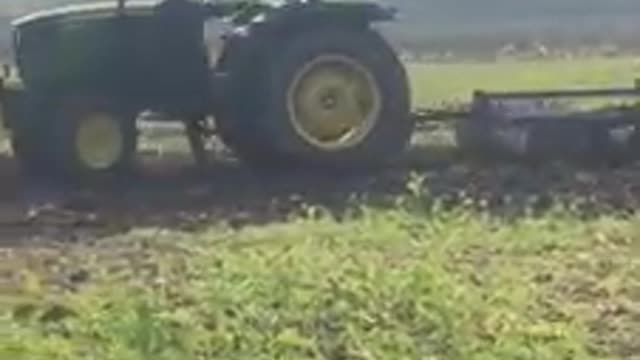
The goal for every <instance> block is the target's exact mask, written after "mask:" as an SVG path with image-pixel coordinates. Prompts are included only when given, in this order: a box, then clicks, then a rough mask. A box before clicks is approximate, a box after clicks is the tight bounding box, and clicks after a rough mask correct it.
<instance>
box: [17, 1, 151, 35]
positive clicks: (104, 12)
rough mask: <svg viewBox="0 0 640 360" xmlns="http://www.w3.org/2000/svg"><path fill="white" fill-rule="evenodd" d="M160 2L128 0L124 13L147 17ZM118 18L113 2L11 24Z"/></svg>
mask: <svg viewBox="0 0 640 360" xmlns="http://www.w3.org/2000/svg"><path fill="white" fill-rule="evenodd" d="M160 2H161V0H130V1H127V3H126V6H125V9H124V13H125V14H126V15H129V16H149V15H151V13H152V10H153V8H154V6H156V5H157V4H158V3H160ZM115 16H118V5H117V2H116V1H115V0H111V1H102V2H95V3H86V4H76V5H68V6H61V7H56V8H53V9H48V10H43V11H37V12H34V13H31V14H29V15H26V16H23V17H20V18H18V19H16V20H14V21H13V22H12V26H13V27H14V28H15V29H20V28H23V27H25V26H29V25H33V24H41V23H48V22H52V21H53V22H59V21H62V22H68V21H69V22H73V21H78V20H80V21H85V20H92V19H108V18H112V17H115Z"/></svg>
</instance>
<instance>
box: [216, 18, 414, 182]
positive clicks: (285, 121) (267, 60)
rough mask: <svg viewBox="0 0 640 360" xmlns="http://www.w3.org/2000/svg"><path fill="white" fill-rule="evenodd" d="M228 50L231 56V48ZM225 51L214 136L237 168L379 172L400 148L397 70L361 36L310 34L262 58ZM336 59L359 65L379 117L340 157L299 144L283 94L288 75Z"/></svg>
mask: <svg viewBox="0 0 640 360" xmlns="http://www.w3.org/2000/svg"><path fill="white" fill-rule="evenodd" d="M234 46H235V48H234ZM251 46H255V45H252V44H251V43H242V41H241V40H240V41H238V45H236V44H233V43H232V44H230V46H229V49H228V51H227V52H226V53H225V55H223V57H222V58H221V61H220V62H219V68H220V69H222V70H223V71H227V72H228V73H229V74H230V76H231V84H230V88H229V91H228V96H227V98H226V101H224V104H220V105H219V106H218V107H219V108H221V109H224V110H223V111H220V114H221V115H220V114H218V115H217V121H218V122H217V127H218V131H219V133H220V136H221V138H222V140H223V142H225V144H227V145H228V146H229V147H230V148H231V149H232V150H233V151H234V152H235V153H237V154H238V156H239V157H240V159H241V160H242V161H243V162H246V163H249V164H250V165H252V166H257V167H260V168H263V169H264V168H270V169H283V168H291V167H319V168H323V169H327V168H336V169H338V168H339V169H356V168H365V167H366V168H370V167H373V166H377V165H385V164H387V163H388V162H389V161H390V160H392V159H395V158H396V157H397V156H398V155H399V154H400V153H401V152H402V151H403V150H404V149H405V148H406V147H407V145H408V143H409V141H410V139H411V135H412V132H413V129H414V120H413V118H412V117H411V116H410V102H411V99H410V90H409V84H408V79H407V75H406V72H405V69H404V67H403V65H402V63H401V62H400V61H399V59H398V58H397V56H396V54H395V53H394V52H393V50H392V49H391V48H390V47H389V46H388V44H387V43H386V42H385V40H384V39H383V38H382V37H381V36H380V35H379V34H378V33H376V32H374V31H370V30H366V29H351V28H345V27H337V28H312V29H309V30H307V31H302V32H298V33H297V34H295V35H292V36H290V37H286V38H284V39H279V43H276V44H275V45H271V48H270V49H269V52H268V53H266V51H265V50H259V51H251ZM331 54H336V55H340V56H345V57H348V58H349V59H352V60H353V61H354V62H355V63H357V64H359V65H361V66H362V67H363V68H365V69H367V71H368V72H369V73H370V74H371V75H372V77H373V78H374V79H375V83H376V85H377V88H378V89H379V91H380V95H381V96H380V98H381V106H380V107H381V111H380V112H379V116H377V117H376V119H375V126H373V128H372V130H371V131H370V132H369V133H368V136H367V137H366V138H364V139H363V140H362V141H360V142H359V143H357V144H355V145H354V146H351V147H348V148H344V149H341V150H340V151H326V150H325V149H323V148H319V147H317V146H314V145H313V144H312V143H309V142H307V141H305V140H304V138H303V137H301V136H300V135H299V133H298V132H296V130H295V128H294V127H293V126H292V124H291V122H290V116H289V114H288V111H287V97H286V94H287V90H288V88H289V85H290V82H291V80H292V79H293V77H294V76H295V74H296V73H297V72H298V71H299V70H300V69H301V68H302V67H303V66H304V65H305V64H306V63H308V62H309V61H311V60H313V59H314V58H317V57H318V56H323V55H331Z"/></svg>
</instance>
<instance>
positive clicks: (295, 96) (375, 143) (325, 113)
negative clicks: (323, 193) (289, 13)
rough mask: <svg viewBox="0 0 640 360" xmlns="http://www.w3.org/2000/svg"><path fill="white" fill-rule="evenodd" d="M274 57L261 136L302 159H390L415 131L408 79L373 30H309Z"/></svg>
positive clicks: (358, 163)
mask: <svg viewBox="0 0 640 360" xmlns="http://www.w3.org/2000/svg"><path fill="white" fill-rule="evenodd" d="M271 60H272V61H270V63H269V65H270V67H269V73H268V81H267V84H268V89H266V91H265V94H264V96H266V97H267V101H266V102H265V104H266V108H265V112H264V116H265V118H264V119H263V128H264V137H266V138H267V139H269V140H270V141H271V142H272V143H273V147H274V148H275V149H276V151H277V152H278V153H280V154H282V156H283V158H285V159H287V160H289V161H292V163H295V164H299V165H302V166H307V165H311V166H320V167H323V168H345V169H353V168H365V167H372V166H377V165H382V164H386V163H387V162H388V161H389V160H392V159H395V158H396V157H397V156H398V155H399V154H400V153H401V152H402V151H403V150H404V149H405V148H406V146H407V145H408V142H409V141H410V139H411V135H412V132H413V127H414V123H413V119H412V117H411V116H410V98H409V97H410V96H409V87H408V79H407V76H406V73H405V69H404V67H403V65H402V64H401V63H400V61H399V60H398V58H397V57H396V55H395V53H394V52H393V51H392V49H391V48H390V47H389V46H388V44H387V43H385V41H384V39H383V38H382V37H381V36H380V35H379V34H377V33H375V32H373V31H369V30H358V29H347V28H339V27H338V28H327V29H322V30H321V31H315V30H314V31H307V32H302V33H300V34H299V35H297V36H295V37H293V38H292V39H291V40H290V41H288V42H287V43H286V44H284V46H283V49H280V50H279V51H278V55H276V56H274V57H273V58H272V59H271Z"/></svg>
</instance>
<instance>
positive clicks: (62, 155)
mask: <svg viewBox="0 0 640 360" xmlns="http://www.w3.org/2000/svg"><path fill="white" fill-rule="evenodd" d="M54 116H55V117H56V118H55V119H54V120H55V121H54V124H55V125H54V126H52V127H53V129H52V133H51V136H50V140H51V141H50V142H49V146H50V151H51V154H52V156H53V158H54V166H55V171H56V172H57V175H61V176H63V177H65V178H70V179H74V180H80V181H83V180H89V181H90V182H92V181H94V180H103V179H113V178H114V177H118V176H120V175H123V174H125V173H126V172H128V171H129V170H130V169H131V166H132V165H133V160H134V156H135V153H136V149H137V138H138V133H137V128H136V122H135V115H134V114H129V113H127V112H126V111H124V110H122V109H120V108H119V106H118V105H117V104H116V103H114V102H112V101H109V100H106V99H100V98H83V97H80V98H68V99H66V100H65V101H63V102H62V103H61V104H59V105H58V106H57V109H56V111H55V114H54Z"/></svg>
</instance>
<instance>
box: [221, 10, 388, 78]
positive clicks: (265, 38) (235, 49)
mask: <svg viewBox="0 0 640 360" xmlns="http://www.w3.org/2000/svg"><path fill="white" fill-rule="evenodd" d="M395 16H396V9H395V8H393V7H384V6H382V5H379V4H377V3H373V2H324V1H314V0H309V1H308V2H292V3H287V4H283V5H272V6H265V7H255V8H252V9H250V10H249V11H247V13H246V14H245V15H243V16H240V17H238V18H237V19H236V21H234V26H233V28H232V29H231V30H230V31H229V32H227V33H225V34H224V35H223V40H224V42H225V46H224V48H223V49H222V53H221V56H220V57H219V58H218V62H217V65H218V70H220V71H222V72H229V71H230V70H231V67H233V68H235V69H238V68H243V69H244V68H246V67H247V66H248V67H254V66H255V65H256V63H257V62H259V61H260V56H264V55H265V54H269V53H270V51H272V50H273V49H274V45H276V44H278V43H282V42H286V41H287V38H289V37H290V36H291V35H295V34H299V33H300V32H303V31H314V30H320V28H322V27H334V28H335V27H336V26H344V27H350V28H353V27H356V28H361V29H366V28H368V27H369V25H370V24H372V23H375V22H383V21H393V20H394V19H395Z"/></svg>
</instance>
